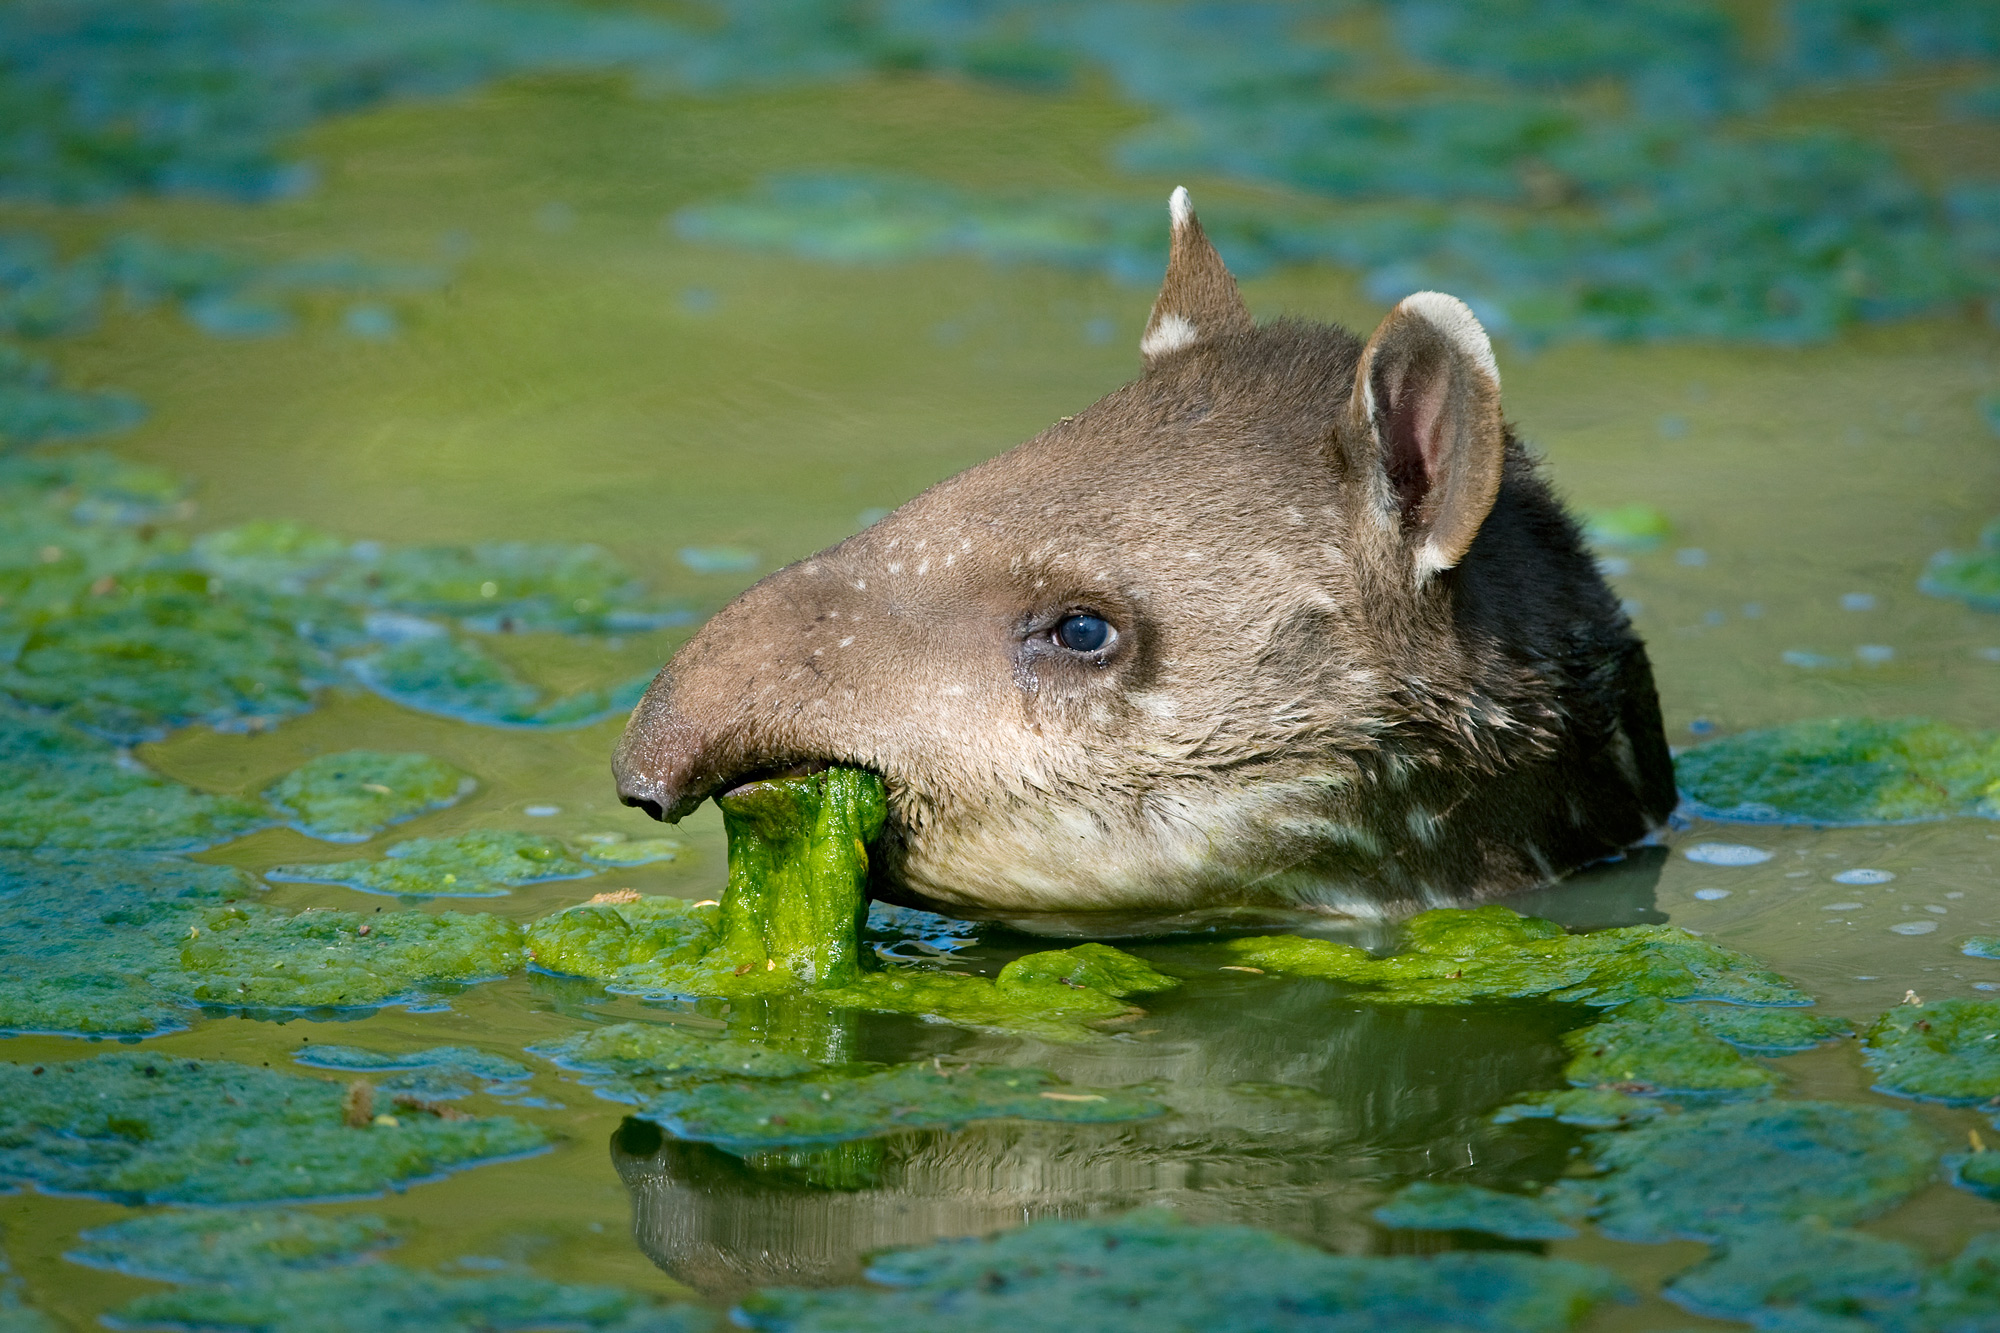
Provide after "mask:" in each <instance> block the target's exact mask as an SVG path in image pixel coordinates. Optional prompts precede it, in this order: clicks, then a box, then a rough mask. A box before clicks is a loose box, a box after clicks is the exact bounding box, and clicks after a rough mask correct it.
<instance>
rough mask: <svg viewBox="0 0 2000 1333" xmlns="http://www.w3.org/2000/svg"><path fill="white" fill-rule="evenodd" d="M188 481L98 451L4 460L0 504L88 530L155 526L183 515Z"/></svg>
mask: <svg viewBox="0 0 2000 1333" xmlns="http://www.w3.org/2000/svg"><path fill="white" fill-rule="evenodd" d="M189 489H190V487H189V485H188V482H187V480H186V478H184V477H179V476H176V475H175V474H174V473H171V472H168V471H167V470H166V469H164V468H157V467H150V466H148V465H146V464H144V463H134V462H131V461H129V460H127V459H123V458H119V457H117V456H116V455H115V454H107V453H105V452H103V451H102V450H98V449H66V450H63V451H61V452H59V453H50V452H46V451H35V452H27V453H19V454H14V455H11V456H7V457H0V504H4V505H6V506H7V507H15V506H26V505H29V504H33V505H36V506H39V507H43V508H46V509H49V510H52V511H54V512H56V513H58V514H61V515H63V516H65V517H66V518H68V519H69V520H70V521H71V522H72V523H77V524H82V525H85V526H114V525H118V524H133V523H151V522H158V521H160V520H163V519H167V518H176V517H181V516H183V515H184V514H185V513H186V512H187V509H188V501H187V495H188V491H189Z"/></svg>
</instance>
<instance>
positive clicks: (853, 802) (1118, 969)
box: [527, 768, 1178, 1040]
mask: <svg viewBox="0 0 2000 1333" xmlns="http://www.w3.org/2000/svg"><path fill="white" fill-rule="evenodd" d="M719 803H720V804H721V806H722V811H723V821H724V824H725V825H726V826H727V829H728V832H729V884H728V888H727V889H726V890H725V892H724V895H723V898H722V900H721V901H720V902H719V903H688V902H685V901H683V900H681V899H677V898H642V897H638V896H637V895H625V894H610V895H600V896H599V897H598V898H597V899H595V900H593V901H591V902H588V903H582V904H579V905H577V906H575V907H571V908H568V909H565V910H564V911H561V912H557V913H553V914H551V915H549V916H546V917H543V918H542V919H541V920H539V921H536V922H535V923H534V924H533V925H532V926H530V927H529V929H528V941H527V947H528V956H529V959H530V961H532V962H533V963H534V964H535V965H536V966H537V967H540V968H543V969H545V970H547V971H550V972H555V973H560V974H564V975H569V976H581V977H590V978H594V979H596V980H599V981H603V982H606V983H607V984H609V985H610V986H611V987H612V988H613V989H615V990H619V991H626V992H631V993H635V994H653V995H690V996H700V995H714V996H745V995H769V994H780V993H785V992H790V991H797V990H801V989H806V990H810V992H811V993H812V995H813V996H814V997H815V998H816V999H817V1000H819V1001H821V1002H823V1003H825V1004H828V1005H833V1006H837V1007H845V1008H855V1009H874V1010H881V1011H886V1012H892V1013H911V1014H925V1015H929V1016H933V1017H938V1018H942V1019H945V1020H947V1021H950V1022H954V1023H959V1024H963V1025H965V1026H970V1027H990V1028H1000V1029H1005V1030H1009V1031H1028V1032H1035V1033H1039V1034H1041V1035H1044V1036H1050V1037H1055V1038H1058V1039H1064V1040H1077V1039H1080V1038H1082V1037H1085V1036H1088V1035H1090V1033H1091V1032H1092V1031H1093V1029H1092V1028H1091V1026H1090V1024H1092V1023H1094V1022H1097V1021H1101V1020H1104V1019H1109V1018H1116V1017H1119V1016H1121V1015H1126V1014H1130V1013H1132V1012H1133V1009H1132V1006H1131V1005H1130V1004H1129V1003H1127V1001H1126V999H1125V997H1127V996H1130V995H1137V994H1144V993H1148V992H1153V991H1159V990H1165V989H1168V988H1170V987H1172V986H1174V985H1176V984H1178V983H1177V982H1176V981H1175V980H1174V979H1173V978H1172V977H1168V976H1166V975H1164V974H1162V973H1160V972H1159V971H1157V970H1156V969H1154V968H1152V967H1151V966H1150V965H1148V964H1147V963H1145V962H1144V961H1143V960H1141V959H1138V958H1135V957H1133V956H1132V955H1130V954H1127V953H1125V952H1123V951H1122V950H1118V949H1114V948H1111V947H1110V946H1108V945H1103V944H1084V945H1079V946H1077V947H1075V948H1073V949H1061V950H1051V951H1048V952H1046V953H1040V954H1029V955H1027V956H1026V957H1023V958H1018V959H1016V960H1014V961H1013V962H1011V963H1009V964H1007V966H1006V967H1004V968H1002V969H1001V970H1000V973H999V975H998V976H996V977H993V978H990V979H989V978H986V977H980V976H972V975H966V974H962V973H952V972H947V971H943V970H941V969H936V968H932V967H927V966H912V967H903V966H896V967H892V968H890V969H887V970H880V971H875V970H866V969H864V968H863V966H862V963H863V952H864V951H863V948H862V944H861V930H862V926H863V923H864V920H865V918H866V913H867V901H868V899H867V881H868V851H867V843H868V840H869V839H870V838H872V837H873V836H874V835H875V833H876V831H877V830H878V829H879V828H880V827H881V823H882V820H883V819H884V817H885V815H886V809H887V807H886V804H885V802H884V798H883V792H882V786H881V780H880V779H879V778H877V777H875V776H874V775H873V774H870V773H865V772H862V771H860V770H857V769H842V768H832V769H828V770H826V771H824V772H822V773H815V774H810V775H806V776H802V777H793V778H784V779H776V780H772V781H768V782H760V783H753V784H750V785H749V786H747V787H742V788H738V789H737V790H736V791H734V792H731V793H729V794H728V795H726V796H724V797H723V798H721V800H720V802H719Z"/></svg>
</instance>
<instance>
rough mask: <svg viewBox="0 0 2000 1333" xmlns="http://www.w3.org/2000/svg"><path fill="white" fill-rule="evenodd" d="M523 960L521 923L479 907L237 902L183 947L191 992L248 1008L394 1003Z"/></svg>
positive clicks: (497, 973) (491, 974)
mask: <svg viewBox="0 0 2000 1333" xmlns="http://www.w3.org/2000/svg"><path fill="white" fill-rule="evenodd" d="M520 963H521V928H520V927H519V926H517V925H515V924H514V923H513V922H511V921H507V920H504V919H503V918H501V917H497V916H489V915H486V914H484V913H472V912H439V913H435V914H431V913H425V912H375V913H365V914H364V913H360V912H331V911H313V910H308V911H304V912H300V913H299V914H298V915H296V916H285V915H282V914H280V913H276V912H271V911H268V910H263V909H258V910H246V909H244V908H240V907H238V908H227V909H223V910H222V911H219V912H217V913H215V914H214V915H212V916H211V917H210V918H209V921H208V923H207V925H206V926H205V927H204V928H203V929H202V931H201V933H200V934H199V935H197V936H195V937H193V938H191V939H189V940H188V941H187V942H186V943H185V944H183V945H182V946H181V950H180V966H181V968H182V970H183V971H184V972H185V974H186V977H187V980H186V982H185V983H184V984H185V986H186V994H187V995H188V996H189V997H190V998H191V999H193V1000H194V1001H196V1002H197V1003H201V1004H208V1005H221V1006H228V1007H230V1008H241V1009H319V1008H350V1007H355V1006H373V1005H382V1004H389V1003H392V1002H395V1001H398V1000H404V999H409V998H414V997H416V996H419V995H423V994H426V993H429V992H432V991H435V990H436V989H438V988H449V987H454V986H463V985H467V984H470V983H471V982H475V981H487V980H491V979H493V978H495V977H504V976H507V975H509V974H510V973H512V972H514V971H515V970H516V969H517V968H519V966H520Z"/></svg>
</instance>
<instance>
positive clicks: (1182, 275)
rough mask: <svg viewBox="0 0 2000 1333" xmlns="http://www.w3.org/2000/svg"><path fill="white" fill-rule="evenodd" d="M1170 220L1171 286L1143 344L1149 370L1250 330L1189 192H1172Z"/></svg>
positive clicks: (1158, 301)
mask: <svg viewBox="0 0 2000 1333" xmlns="http://www.w3.org/2000/svg"><path fill="white" fill-rule="evenodd" d="M1167 215H1168V217H1169V218H1171V219H1172V221H1173V228H1174V234H1173V242H1172V245H1171V248H1170V249H1169V250H1168V252H1167V280H1166V281H1165V282H1164V283H1162V284H1160V294H1159V296H1158V297H1157V298H1155V300H1154V301H1153V314H1152V317H1151V318H1150V319H1148V320H1147V321H1146V333H1145V336H1144V337H1142V338H1140V339H1139V350H1140V351H1141V352H1143V353H1144V354H1145V357H1146V364H1147V365H1154V364H1157V363H1158V362H1159V360H1160V358H1161V357H1164V356H1170V355H1172V354H1173V353H1175V352H1178V351H1180V350H1181V349H1182V348H1185V347H1192V346H1194V345H1195V344H1196V343H1200V342H1207V341H1208V340H1209V339H1210V338H1215V337H1219V336H1220V335H1222V334H1225V333H1248V332H1249V331H1250V328H1251V321H1250V307H1248V306H1246V305H1244V304H1243V297H1242V295H1241V294H1240V293H1238V292H1237V290H1236V279H1235V278H1233V277H1231V276H1230V275H1229V270H1228V269H1227V268H1225V267H1224V266H1223V263H1222V256H1221V255H1219V254H1217V253H1216V252H1215V247H1214V246H1213V245H1210V244H1209V242H1208V237H1207V235H1206V234H1204V233H1203V232H1202V229H1201V221H1200V219H1198V218H1197V217H1195V215H1194V203H1193V201H1192V200H1190V199H1189V198H1188V192H1187V187H1185V186H1181V187H1178V188H1176V189H1175V190H1174V193H1173V197H1172V198H1170V199H1169V200H1168V201H1167Z"/></svg>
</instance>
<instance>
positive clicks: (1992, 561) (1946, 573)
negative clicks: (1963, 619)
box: [1917, 518, 2000, 611]
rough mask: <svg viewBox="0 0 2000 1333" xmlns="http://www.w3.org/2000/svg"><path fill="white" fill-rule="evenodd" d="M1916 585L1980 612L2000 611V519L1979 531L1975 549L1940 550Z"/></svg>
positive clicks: (1932, 593) (1934, 595) (1937, 595)
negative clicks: (1953, 598)
mask: <svg viewBox="0 0 2000 1333" xmlns="http://www.w3.org/2000/svg"><path fill="white" fill-rule="evenodd" d="M1917 587H1918V588H1920V589H1922V590H1923V591H1925V592H1927V593H1929V594H1930V595H1931V596H1933V597H1955V598H1957V599H1958V600H1959V601H1961V602H1964V603H1965V604H1966V605H1968V606H1975V607H1978V608H1979V609H1980V610H1981V611H2000V518H1996V519H1994V520H1993V521H1992V522H1991V523H1988V524H1987V525H1986V526H1985V527H1984V528H1982V529H1981V530H1980V533H1979V549H1978V550H1976V551H1939V552H1938V553H1937V554H1936V555H1934V556H1932V557H1931V561H1930V564H1928V565H1926V566H1925V567H1924V574H1923V577H1922V578H1920V579H1918V580H1917Z"/></svg>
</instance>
